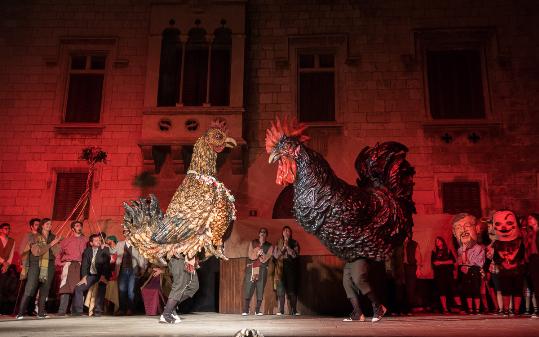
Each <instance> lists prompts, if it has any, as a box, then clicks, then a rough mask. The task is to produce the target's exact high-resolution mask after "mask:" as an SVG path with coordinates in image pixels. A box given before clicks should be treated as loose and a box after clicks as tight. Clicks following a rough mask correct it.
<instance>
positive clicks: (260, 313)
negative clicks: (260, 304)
mask: <svg viewBox="0 0 539 337" xmlns="http://www.w3.org/2000/svg"><path fill="white" fill-rule="evenodd" d="M255 315H257V316H264V313H263V312H257V313H256V314H255Z"/></svg>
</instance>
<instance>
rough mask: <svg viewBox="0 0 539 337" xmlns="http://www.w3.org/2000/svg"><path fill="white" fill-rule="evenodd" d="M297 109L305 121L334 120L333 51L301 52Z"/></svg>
mask: <svg viewBox="0 0 539 337" xmlns="http://www.w3.org/2000/svg"><path fill="white" fill-rule="evenodd" d="M298 111H299V119H300V121H302V122H333V121H335V55H334V54H314V53H313V54H311V53H301V54H299V56H298Z"/></svg>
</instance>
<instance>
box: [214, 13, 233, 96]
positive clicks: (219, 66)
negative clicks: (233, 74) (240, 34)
mask: <svg viewBox="0 0 539 337" xmlns="http://www.w3.org/2000/svg"><path fill="white" fill-rule="evenodd" d="M225 24H226V21H225V20H221V25H222V26H221V27H219V28H217V29H216V30H215V31H214V33H213V35H214V39H213V43H212V46H211V66H210V103H211V105H213V106H227V105H229V102H230V62H231V53H232V31H231V30H230V28H228V27H225Z"/></svg>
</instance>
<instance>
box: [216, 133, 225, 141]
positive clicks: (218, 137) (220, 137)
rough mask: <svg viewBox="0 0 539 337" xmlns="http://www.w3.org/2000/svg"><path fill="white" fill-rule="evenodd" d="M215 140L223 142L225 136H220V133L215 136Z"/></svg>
mask: <svg viewBox="0 0 539 337" xmlns="http://www.w3.org/2000/svg"><path fill="white" fill-rule="evenodd" d="M215 138H216V139H217V140H221V139H223V135H222V134H220V133H217V134H216V135H215Z"/></svg>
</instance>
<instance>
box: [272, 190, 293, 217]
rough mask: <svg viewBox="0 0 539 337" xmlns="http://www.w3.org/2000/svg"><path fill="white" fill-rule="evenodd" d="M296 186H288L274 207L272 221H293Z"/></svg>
mask: <svg viewBox="0 0 539 337" xmlns="http://www.w3.org/2000/svg"><path fill="white" fill-rule="evenodd" d="M293 206H294V185H288V186H286V187H285V188H284V189H283V190H282V191H281V193H280V194H279V196H278V197H277V200H276V201H275V204H274V205H273V214H272V219H293V218H294V212H293V211H292V209H293Z"/></svg>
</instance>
